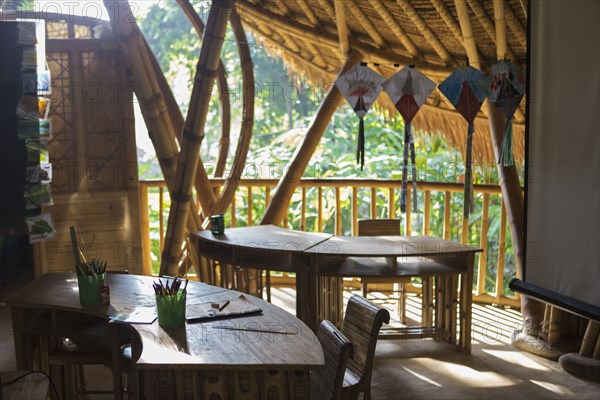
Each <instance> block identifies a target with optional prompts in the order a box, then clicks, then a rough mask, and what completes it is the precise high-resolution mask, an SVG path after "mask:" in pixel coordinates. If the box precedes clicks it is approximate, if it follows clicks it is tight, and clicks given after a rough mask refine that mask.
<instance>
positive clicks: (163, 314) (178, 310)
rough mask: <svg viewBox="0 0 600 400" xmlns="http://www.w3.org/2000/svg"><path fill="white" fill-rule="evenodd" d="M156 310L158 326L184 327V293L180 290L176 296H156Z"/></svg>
mask: <svg viewBox="0 0 600 400" xmlns="http://www.w3.org/2000/svg"><path fill="white" fill-rule="evenodd" d="M155 297H156V310H157V312H158V324H159V325H160V326H161V327H163V328H177V327H180V326H183V325H185V299H186V292H185V291H184V290H180V291H178V292H177V294H176V295H173V296H171V295H162V294H157V295H155Z"/></svg>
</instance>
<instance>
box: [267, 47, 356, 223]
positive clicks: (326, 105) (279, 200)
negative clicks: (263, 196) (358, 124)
mask: <svg viewBox="0 0 600 400" xmlns="http://www.w3.org/2000/svg"><path fill="white" fill-rule="evenodd" d="M361 60H362V54H361V53H359V52H357V51H355V50H352V51H350V53H349V54H348V59H347V60H346V62H345V63H344V65H343V67H342V69H341V70H340V72H339V74H338V76H341V75H342V74H344V73H345V72H346V71H348V70H349V69H350V68H352V67H353V66H354V65H356V64H358V63H359V62H360V61H361ZM342 100H343V96H342V94H341V93H340V91H339V90H338V88H337V87H336V86H335V85H331V87H330V88H329V91H328V92H327V94H326V95H325V98H324V99H323V101H322V102H321V105H320V106H319V109H318V110H317V113H316V115H315V118H314V119H313V120H312V122H311V124H310V126H309V127H308V130H307V131H306V135H305V136H304V139H303V141H302V144H301V145H300V147H299V148H298V149H297V150H296V152H295V153H294V158H293V160H292V163H291V165H290V167H289V168H288V170H287V171H286V173H285V175H284V176H283V177H282V178H281V179H280V180H279V183H278V184H277V188H276V192H275V195H274V196H273V199H272V200H271V204H270V205H269V207H267V210H266V211H265V216H264V217H263V219H262V221H261V224H263V225H267V224H274V225H278V224H279V223H281V221H282V220H283V218H284V217H285V215H286V213H287V210H288V205H289V203H290V200H291V198H292V195H293V194H294V190H295V189H296V187H297V186H298V183H300V178H301V177H302V175H303V174H304V171H305V170H306V167H307V166H308V162H309V161H310V158H311V157H312V155H313V153H314V152H315V150H316V148H317V146H318V145H319V142H320V140H321V138H322V137H323V133H324V132H325V129H327V126H328V125H329V121H330V120H331V117H333V114H334V113H335V110H337V108H338V106H339V105H340V103H341V102H342Z"/></svg>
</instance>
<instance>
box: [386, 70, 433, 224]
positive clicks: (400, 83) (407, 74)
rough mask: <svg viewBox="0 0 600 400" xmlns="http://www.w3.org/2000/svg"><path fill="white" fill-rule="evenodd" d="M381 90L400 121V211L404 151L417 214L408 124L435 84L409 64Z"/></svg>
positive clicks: (403, 198) (404, 175)
mask: <svg viewBox="0 0 600 400" xmlns="http://www.w3.org/2000/svg"><path fill="white" fill-rule="evenodd" d="M382 86H383V90H385V91H386V93H387V94H388V95H389V96H390V98H391V99H392V101H393V102H394V104H395V105H396V109H397V110H398V111H399V112H400V115H402V118H404V164H403V167H402V193H401V197H400V209H401V210H402V212H405V211H406V191H407V181H408V149H409V146H410V156H411V161H412V181H413V210H414V211H415V212H417V209H418V207H417V165H416V156H415V141H414V137H413V135H412V132H411V122H412V120H413V118H414V116H415V115H416V114H417V112H418V111H419V109H420V108H421V106H422V105H423V103H425V101H426V100H427V97H429V94H430V93H431V92H432V91H433V89H435V82H433V81H432V80H431V79H429V78H427V77H426V76H425V75H423V74H422V73H421V72H419V71H417V70H416V69H415V67H414V66H413V65H409V66H406V67H404V68H402V69H401V70H400V71H398V72H397V73H396V74H394V75H393V76H392V77H390V78H389V79H388V80H387V81H385V82H383V85H382Z"/></svg>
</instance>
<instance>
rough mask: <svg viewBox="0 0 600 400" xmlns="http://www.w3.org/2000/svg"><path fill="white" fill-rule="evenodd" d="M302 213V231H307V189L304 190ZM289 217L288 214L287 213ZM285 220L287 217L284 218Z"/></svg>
mask: <svg viewBox="0 0 600 400" xmlns="http://www.w3.org/2000/svg"><path fill="white" fill-rule="evenodd" d="M301 196H302V211H301V212H300V230H301V231H305V230H306V188H304V187H303V188H302V195H301ZM286 216H287V213H286ZM284 219H285V217H284Z"/></svg>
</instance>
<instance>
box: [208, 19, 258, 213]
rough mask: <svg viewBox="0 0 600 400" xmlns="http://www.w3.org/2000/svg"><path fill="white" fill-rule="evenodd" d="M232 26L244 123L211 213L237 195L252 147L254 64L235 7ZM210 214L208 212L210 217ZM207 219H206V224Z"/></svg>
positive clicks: (224, 205) (224, 209)
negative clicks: (242, 83)
mask: <svg viewBox="0 0 600 400" xmlns="http://www.w3.org/2000/svg"><path fill="white" fill-rule="evenodd" d="M230 19H231V27H232V29H233V34H234V36H235V40H236V42H237V46H238V51H239V53H240V61H241V66H242V80H243V82H244V85H243V87H244V91H243V99H244V100H243V110H242V125H241V127H240V135H239V138H238V144H237V148H236V151H235V158H234V160H233V165H232V167H231V173H230V175H229V178H228V179H227V183H226V184H225V188H224V189H223V192H222V193H221V197H220V198H219V201H218V202H217V204H216V206H215V208H214V209H212V210H211V212H210V214H222V213H224V212H225V211H226V210H227V207H228V206H229V203H230V202H231V199H233V197H234V196H235V191H236V189H237V187H238V185H239V183H240V179H241V177H242V173H243V172H244V166H245V165H246V158H247V156H248V150H249V149H250V140H251V139H252V128H253V126H254V92H255V87H256V85H255V80H254V64H253V63H252V55H251V54H250V47H249V46H248V39H247V38H246V34H245V33H244V28H243V27H242V23H241V20H240V18H239V16H238V15H237V12H236V11H235V9H233V10H232V11H231V18H230ZM210 214H206V215H205V216H206V217H209V216H210ZM206 223H207V221H205V224H206Z"/></svg>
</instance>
